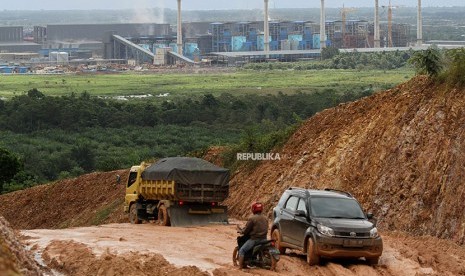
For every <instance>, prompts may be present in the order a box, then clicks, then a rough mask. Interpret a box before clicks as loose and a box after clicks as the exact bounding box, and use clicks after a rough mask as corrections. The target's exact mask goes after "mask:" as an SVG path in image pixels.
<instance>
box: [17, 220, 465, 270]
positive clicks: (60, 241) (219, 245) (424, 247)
mask: <svg viewBox="0 0 465 276" xmlns="http://www.w3.org/2000/svg"><path fill="white" fill-rule="evenodd" d="M21 234H22V235H23V239H24V242H25V243H26V244H28V245H29V246H30V247H31V248H32V250H33V251H34V252H35V255H36V258H39V259H42V260H41V262H43V263H45V264H46V265H47V266H48V267H49V268H52V269H54V271H55V272H60V273H62V274H65V275H66V274H68V275H86V274H88V273H89V272H92V271H94V273H97V274H99V275H109V274H112V275H118V274H124V275H166V273H169V274H173V275H176V274H177V275H187V274H188V275H208V274H210V275H224V276H226V275H343V276H344V275H412V276H414V275H465V248H463V247H460V246H458V245H456V244H454V243H452V242H449V241H446V240H439V239H436V238H432V237H416V238H414V237H411V236H407V235H405V234H401V233H382V236H383V239H384V253H383V256H382V257H381V259H380V264H379V265H377V266H375V267H371V266H368V265H366V264H365V263H364V261H363V260H355V261H347V260H335V261H330V262H329V261H328V262H325V263H323V264H321V265H320V266H315V267H309V266H308V265H307V264H306V262H305V255H302V254H299V253H298V252H293V251H290V250H288V251H287V252H286V255H284V256H282V258H281V260H280V261H279V262H278V265H277V271H276V272H270V271H265V270H261V269H247V270H243V271H240V270H238V269H237V268H236V267H234V266H232V261H231V257H232V256H231V255H232V251H233V249H234V246H235V238H236V225H234V224H231V225H214V226H204V227H191V228H175V227H162V226H157V225H154V224H141V225H131V224H128V223H122V224H107V225H101V226H95V227H81V228H70V229H61V230H41V229H38V230H23V231H21ZM165 260H166V261H165ZM159 263H161V264H163V265H162V266H161V267H162V268H160V266H157V264H159ZM149 264H150V265H149ZM144 269H145V270H144ZM160 269H161V270H160ZM144 273H146V274H144Z"/></svg>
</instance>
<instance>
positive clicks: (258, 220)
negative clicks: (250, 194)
mask: <svg viewBox="0 0 465 276" xmlns="http://www.w3.org/2000/svg"><path fill="white" fill-rule="evenodd" d="M262 211H263V204H261V203H260V202H254V203H253V204H252V213H253V215H252V216H251V217H250V218H249V219H248V220H247V224H246V225H245V228H244V229H242V231H241V234H242V235H244V236H249V239H248V240H247V241H246V242H245V243H244V245H243V246H242V247H241V248H240V249H239V254H238V255H239V257H238V260H239V267H240V268H244V256H245V254H246V253H247V251H249V250H252V248H253V247H254V246H255V245H256V244H258V243H260V242H266V241H267V239H266V234H267V232H268V219H267V218H266V217H265V216H264V215H262Z"/></svg>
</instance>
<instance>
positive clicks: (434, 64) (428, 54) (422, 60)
mask: <svg viewBox="0 0 465 276" xmlns="http://www.w3.org/2000/svg"><path fill="white" fill-rule="evenodd" d="M409 63H411V64H413V66H414V67H415V69H416V71H417V74H426V75H428V76H430V77H436V76H438V74H439V73H440V72H441V69H442V65H443V64H442V59H441V51H440V50H439V49H438V48H437V47H429V48H428V49H427V50H424V51H418V52H416V53H415V54H414V55H413V56H412V57H411V58H410V60H409Z"/></svg>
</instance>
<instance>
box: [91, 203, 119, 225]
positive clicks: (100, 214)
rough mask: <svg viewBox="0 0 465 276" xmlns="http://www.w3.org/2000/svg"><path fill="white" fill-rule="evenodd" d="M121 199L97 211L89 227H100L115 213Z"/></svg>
mask: <svg viewBox="0 0 465 276" xmlns="http://www.w3.org/2000/svg"><path fill="white" fill-rule="evenodd" d="M122 203H123V199H117V200H115V201H114V202H112V203H111V204H110V205H105V206H103V207H101V208H100V209H98V210H97V213H96V214H95V216H94V217H93V218H92V220H91V222H90V224H91V225H100V224H103V222H104V221H105V220H106V219H107V218H108V217H109V216H110V214H111V213H113V212H114V211H116V209H117V208H119V207H120V206H121V204H122Z"/></svg>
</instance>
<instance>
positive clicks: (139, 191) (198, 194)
mask: <svg viewBox="0 0 465 276" xmlns="http://www.w3.org/2000/svg"><path fill="white" fill-rule="evenodd" d="M228 193H229V170H228V169H225V168H221V167H218V166H216V165H214V164H212V163H210V162H208V161H206V160H203V159H200V158H191V157H169V158H163V159H160V160H158V161H157V162H155V163H153V164H149V163H145V162H142V163H141V164H140V165H139V166H133V167H131V170H130V172H129V177H128V181H127V187H126V196H125V203H124V210H125V212H126V213H128V215H129V221H130V222H131V223H133V224H139V223H141V222H143V221H155V222H158V224H160V225H163V226H170V225H171V226H190V225H205V224H209V223H224V224H226V223H227V222H228V217H227V207H226V206H221V205H220V202H221V201H223V200H225V199H226V197H227V196H228Z"/></svg>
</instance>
